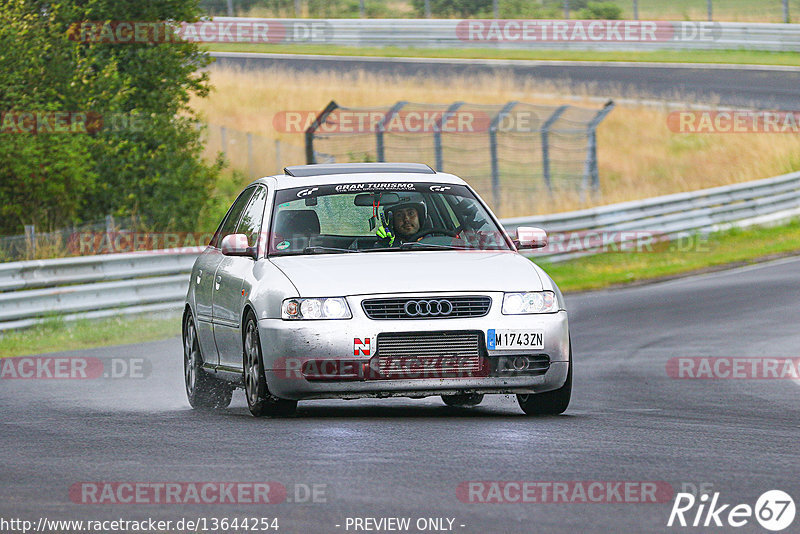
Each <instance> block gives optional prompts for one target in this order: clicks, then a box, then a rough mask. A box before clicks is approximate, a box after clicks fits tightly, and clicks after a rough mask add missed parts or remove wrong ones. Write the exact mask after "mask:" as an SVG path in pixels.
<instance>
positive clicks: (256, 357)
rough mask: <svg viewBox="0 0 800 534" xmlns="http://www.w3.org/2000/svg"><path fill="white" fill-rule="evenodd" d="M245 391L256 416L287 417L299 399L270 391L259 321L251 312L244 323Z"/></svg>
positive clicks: (248, 403)
mask: <svg viewBox="0 0 800 534" xmlns="http://www.w3.org/2000/svg"><path fill="white" fill-rule="evenodd" d="M242 340H243V346H244V351H243V354H242V358H243V360H242V361H243V364H244V365H243V369H244V376H243V377H242V378H243V379H244V393H245V397H246V398H247V407H248V408H250V413H251V414H253V415H254V416H255V417H264V416H273V417H285V416H288V415H292V414H293V413H294V412H295V410H296V409H297V401H293V400H288V399H281V398H278V397H276V396H274V395H272V394H271V393H270V392H269V388H267V379H266V376H265V375H264V357H263V354H262V352H261V341H260V339H259V337H258V323H257V322H256V318H255V317H254V316H253V314H252V313H249V314H248V316H247V319H246V320H245V323H244V333H243V338H242Z"/></svg>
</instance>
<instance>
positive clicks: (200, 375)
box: [183, 312, 233, 410]
mask: <svg viewBox="0 0 800 534" xmlns="http://www.w3.org/2000/svg"><path fill="white" fill-rule="evenodd" d="M183 379H184V380H183V381H184V385H185V386H186V397H187V398H188V399H189V404H190V405H191V406H192V408H194V409H197V410H218V409H222V408H227V407H228V406H229V405H230V403H231V397H232V396H233V386H232V385H230V384H228V383H227V382H224V381H222V380H220V379H218V378H215V377H213V376H211V375H209V374H208V372H207V371H206V370H205V369H203V354H202V352H201V351H200V340H199V339H197V328H196V327H195V324H194V317H193V316H192V312H187V313H186V315H185V316H184V318H183Z"/></svg>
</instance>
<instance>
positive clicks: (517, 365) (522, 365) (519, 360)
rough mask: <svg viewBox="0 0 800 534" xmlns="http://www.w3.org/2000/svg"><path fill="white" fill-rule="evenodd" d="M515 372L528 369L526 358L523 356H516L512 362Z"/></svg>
mask: <svg viewBox="0 0 800 534" xmlns="http://www.w3.org/2000/svg"><path fill="white" fill-rule="evenodd" d="M512 365H513V366H514V370H515V371H524V370H525V369H527V368H528V358H526V357H525V356H517V357H516V358H514V361H513V362H512Z"/></svg>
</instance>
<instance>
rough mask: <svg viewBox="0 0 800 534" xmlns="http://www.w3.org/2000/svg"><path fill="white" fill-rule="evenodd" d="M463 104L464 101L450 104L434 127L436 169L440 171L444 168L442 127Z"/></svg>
mask: <svg viewBox="0 0 800 534" xmlns="http://www.w3.org/2000/svg"><path fill="white" fill-rule="evenodd" d="M462 105H464V102H453V103H452V104H450V107H448V108H447V111H445V112H444V113H442V116H441V118H440V119H439V121H438V122H437V123H436V126H435V127H434V128H433V151H434V153H435V154H436V170H437V171H439V172H441V171H443V170H444V157H443V156H442V128H443V127H444V124H445V123H446V122H447V119H449V118H450V115H452V114H453V113H455V112H456V111H457V110H458V108H460V107H461V106H462Z"/></svg>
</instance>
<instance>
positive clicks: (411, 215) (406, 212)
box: [378, 202, 427, 246]
mask: <svg viewBox="0 0 800 534" xmlns="http://www.w3.org/2000/svg"><path fill="white" fill-rule="evenodd" d="M384 212H385V214H386V219H388V222H389V225H390V228H389V229H388V230H387V229H383V227H381V228H379V229H378V236H379V237H386V236H392V231H393V237H392V238H391V241H390V245H389V246H396V245H401V244H403V243H407V242H409V241H419V239H414V237H415V236H416V234H417V233H418V232H419V231H420V228H421V226H422V224H423V223H424V221H426V220H427V219H426V217H427V210H426V209H425V204H424V203H423V202H404V203H401V204H395V205H393V206H391V207H388V206H387V207H386V208H385V209H384ZM382 229H383V232H381V230H382ZM381 233H384V234H385V235H381Z"/></svg>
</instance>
